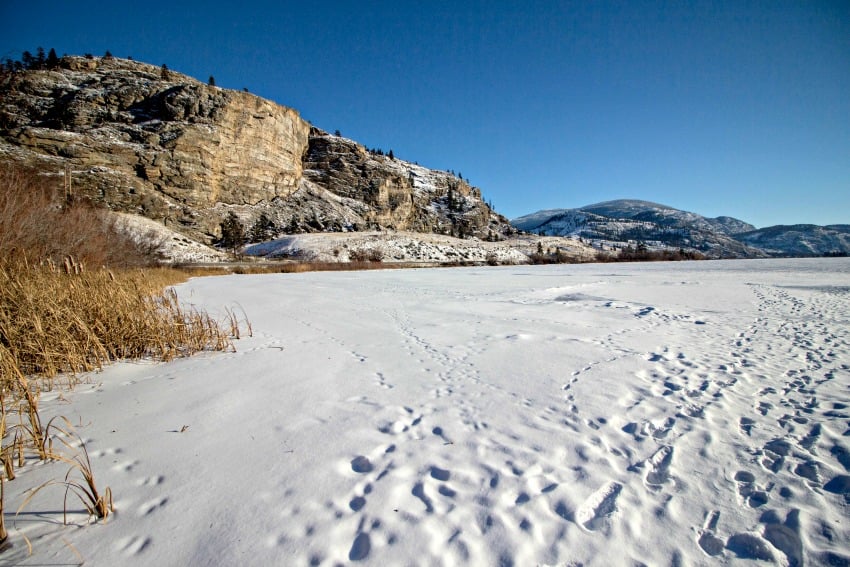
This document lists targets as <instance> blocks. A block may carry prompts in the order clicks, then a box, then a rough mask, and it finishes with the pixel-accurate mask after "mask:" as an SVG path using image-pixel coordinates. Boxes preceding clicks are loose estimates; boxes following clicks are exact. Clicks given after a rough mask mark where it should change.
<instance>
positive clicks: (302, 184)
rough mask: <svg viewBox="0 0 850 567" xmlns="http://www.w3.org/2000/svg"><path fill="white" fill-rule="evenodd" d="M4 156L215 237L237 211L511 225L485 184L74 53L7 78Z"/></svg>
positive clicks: (141, 70) (294, 219) (329, 219)
mask: <svg viewBox="0 0 850 567" xmlns="http://www.w3.org/2000/svg"><path fill="white" fill-rule="evenodd" d="M0 158H2V159H4V160H11V161H17V162H20V163H23V164H25V165H28V166H30V167H34V168H36V169H39V170H41V171H44V172H51V173H54V174H57V175H58V174H60V173H61V172H62V171H63V170H64V169H65V168H70V170H71V171H72V174H71V179H72V188H73V191H74V192H75V194H81V195H86V196H88V197H90V198H91V199H93V200H95V201H98V202H102V203H105V204H106V205H107V206H109V207H110V208H112V209H114V210H117V211H122V212H130V213H136V214H142V215H144V216H146V217H148V218H151V219H154V220H157V221H159V222H162V223H164V224H166V225H167V226H169V227H170V228H173V229H175V230H178V231H180V232H182V233H184V234H186V235H188V236H191V237H193V238H195V239H198V240H201V241H204V242H211V241H214V240H215V239H216V238H217V237H218V236H220V223H221V221H222V219H223V218H224V217H225V216H227V214H228V213H229V212H235V213H236V214H237V216H238V217H239V218H240V220H241V221H242V222H243V224H244V225H245V226H246V228H247V227H250V226H251V225H252V224H254V223H255V222H256V221H257V220H258V219H259V218H261V215H264V217H263V218H264V219H265V220H267V221H268V222H266V225H267V227H266V228H267V231H266V236H267V237H273V236H275V235H277V234H280V233H282V232H287V231H294V232H302V231H333V230H364V229H367V228H372V229H382V228H396V229H399V230H402V229H409V230H415V231H426V232H445V233H449V232H452V233H454V234H457V233H460V234H462V235H465V236H470V235H478V236H487V235H489V234H491V233H494V234H496V233H507V232H510V225H509V224H508V223H507V219H505V218H504V217H501V216H500V215H496V214H495V213H493V212H492V211H491V210H490V209H489V207H487V205H486V204H484V202H483V201H482V200H481V193H480V191H479V190H478V189H475V188H472V187H470V186H469V185H468V184H467V183H466V182H465V181H463V180H461V179H459V178H456V177H455V176H454V175H451V174H449V173H445V172H436V171H432V170H429V169H426V168H423V167H419V166H417V165H414V164H410V163H407V162H403V161H401V160H395V159H390V158H389V157H386V156H379V155H372V154H370V153H369V152H368V151H366V149H365V148H364V147H363V146H361V145H359V144H357V143H356V142H353V141H351V140H347V139H345V138H341V137H336V136H330V135H328V134H327V133H325V132H322V131H320V130H317V129H312V130H311V127H310V125H309V124H308V123H307V122H305V121H304V120H303V119H301V118H300V116H299V115H298V113H297V112H296V111H295V110H292V109H290V108H286V107H284V106H280V105H278V104H275V103H273V102H270V101H268V100H265V99H262V98H260V97H257V96H254V95H252V94H249V93H246V92H238V91H231V90H226V89H221V88H217V87H214V86H209V85H206V84H204V83H201V82H199V81H197V80H195V79H192V78H190V77H187V76H185V75H181V74H179V73H175V72H173V71H169V70H167V69H165V68H160V67H156V66H153V65H148V64H144V63H139V62H135V61H130V60H125V59H116V58H83V57H65V58H63V59H62V60H61V62H60V65H59V66H58V67H56V68H54V69H50V70H37V71H36V70H30V71H23V72H17V73H12V74H7V75H6V76H4V77H0Z"/></svg>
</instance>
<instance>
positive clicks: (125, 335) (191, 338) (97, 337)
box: [0, 260, 231, 383]
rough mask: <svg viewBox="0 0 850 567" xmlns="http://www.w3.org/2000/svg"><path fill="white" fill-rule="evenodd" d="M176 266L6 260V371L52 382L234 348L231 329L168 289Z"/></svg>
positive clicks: (2, 292) (1, 329) (0, 289)
mask: <svg viewBox="0 0 850 567" xmlns="http://www.w3.org/2000/svg"><path fill="white" fill-rule="evenodd" d="M180 279H182V275H181V274H180V273H179V272H177V271H173V270H165V269H157V270H140V269H133V270H124V271H117V272H112V271H109V270H103V269H101V270H94V271H86V270H85V269H83V268H80V266H79V265H78V264H77V263H75V262H73V261H70V260H69V261H68V262H67V263H66V264H65V266H63V267H62V268H59V267H57V266H55V265H52V264H50V263H48V264H44V265H40V266H30V265H28V264H26V263H25V262H14V261H5V262H3V261H0V300H2V301H0V368H2V369H3V370H4V371H3V378H2V379H3V382H4V383H8V382H10V381H11V382H13V381H12V380H11V379H10V375H7V370H8V369H7V367H10V365H14V366H16V367H17V368H18V369H19V371H20V372H21V373H22V374H23V375H41V376H43V377H45V378H47V379H52V378H54V377H56V376H57V375H59V374H60V373H80V372H87V371H91V370H96V369H99V368H101V366H102V365H103V364H104V363H107V362H109V361H112V360H117V359H124V358H141V357H153V358H157V359H161V360H171V359H173V358H175V357H177V356H183V355H189V354H192V353H195V352H198V351H202V350H224V349H226V348H229V347H230V346H231V343H230V336H231V335H230V334H229V333H228V332H227V331H225V330H224V329H223V328H222V327H221V325H219V324H218V322H216V321H214V320H213V319H211V318H210V316H209V315H207V314H206V313H202V312H199V311H197V310H194V309H185V308H184V307H183V306H181V305H180V303H179V301H178V300H177V295H176V293H175V292H174V291H173V290H171V289H165V290H164V291H163V288H165V286H167V285H169V284H173V283H175V282H176V281H179V280H180Z"/></svg>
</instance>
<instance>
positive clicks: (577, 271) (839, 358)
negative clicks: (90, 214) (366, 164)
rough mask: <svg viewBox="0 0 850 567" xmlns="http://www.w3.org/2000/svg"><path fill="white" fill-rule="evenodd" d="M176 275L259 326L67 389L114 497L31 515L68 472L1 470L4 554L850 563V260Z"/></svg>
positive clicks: (308, 560)
mask: <svg viewBox="0 0 850 567" xmlns="http://www.w3.org/2000/svg"><path fill="white" fill-rule="evenodd" d="M178 294H179V295H180V297H182V298H183V300H184V301H187V302H191V303H193V304H196V305H198V306H201V307H204V308H206V309H208V310H211V311H213V312H220V311H221V310H222V309H223V308H224V307H228V306H235V305H239V306H241V307H242V308H244V310H245V312H246V313H247V315H248V317H249V318H250V320H251V323H252V325H253V329H254V335H253V337H251V338H243V339H242V340H239V341H238V342H237V345H236V346H237V349H238V350H237V352H235V353H226V354H212V353H211V354H205V355H201V356H196V357H193V358H191V359H186V360H178V361H175V362H171V363H168V364H154V363H122V364H117V365H115V366H112V367H110V368H108V369H107V370H105V371H104V372H102V373H99V374H96V375H93V376H91V382H92V383H91V385H89V386H81V387H78V388H77V389H76V390H75V391H74V392H71V393H64V394H63V395H62V396H59V395H58V394H46V395H45V396H44V401H43V402H42V405H43V407H44V408H45V417H49V416H50V415H58V414H61V415H65V416H67V417H68V418H69V419H70V421H72V422H73V423H75V424H79V426H78V431H79V433H80V435H81V436H82V437H83V438H84V439H85V441H86V444H87V446H88V450H89V452H90V454H91V457H92V464H93V467H94V471H95V475H96V479H97V481H98V483H99V486H100V487H101V488H103V487H105V486H110V487H111V488H112V490H113V492H114V494H115V506H116V509H117V511H116V513H115V515H114V516H112V517H110V518H109V520H108V521H107V522H105V523H100V524H95V525H85V526H83V524H85V523H86V517H85V515H84V514H79V513H73V514H71V515H70V516H69V520H70V521H71V522H72V525H69V526H65V527H63V526H62V513H61V510H62V495H63V492H62V490H61V489H60V488H58V487H48V488H45V489H44V490H42V491H41V492H40V493H39V494H38V495H37V496H36V497H35V498H34V499H33V500H32V501H31V502H29V503H28V504H27V505H26V506H25V507H24V510H23V511H22V512H21V514H20V515H18V516H17V519H16V520H15V519H14V514H13V513H12V512H13V511H14V510H15V509H17V507H18V506H19V504H20V503H21V502H22V499H23V497H24V495H23V494H22V491H23V490H24V489H25V488H28V487H34V486H37V485H38V484H40V483H41V482H43V481H45V480H47V479H49V478H62V477H63V476H64V473H65V470H66V467H65V466H64V465H61V464H58V463H52V464H46V465H44V464H30V465H28V466H27V467H25V468H24V469H22V470H20V471H19V472H20V474H19V477H18V479H17V480H15V481H13V482H12V483H9V484H7V486H6V489H7V490H6V504H7V507H6V510H7V515H6V518H7V523H8V524H10V525H11V524H16V525H17V528H16V529H15V528H12V529H10V532H11V535H10V537H11V542H12V547H11V548H9V549H7V550H6V551H4V552H3V553H2V554H0V563H4V564H22V565H44V564H78V563H79V562H80V560H81V558H82V559H84V560H85V562H86V564H87V565H337V564H348V563H356V562H361V563H363V564H371V565H518V566H519V565H544V564H546V565H576V564H585V565H638V564H646V565H702V564H706V565H707V564H714V563H717V562H724V563H728V562H733V560H735V562H736V563H737V562H738V561H739V560H740V562H741V564H747V562H751V563H753V564H755V563H756V561H757V560H766V561H768V562H773V563H776V564H781V565H803V564H804V563H805V564H810V565H812V564H832V565H847V564H848V563H850V543H848V542H850V525H848V523H850V521H848V504H850V502H849V501H850V476H848V475H850V470H849V469H850V440H848V434H850V425H848V424H850V408H849V407H848V406H850V395H848V394H850V392H848V384H850V325H849V324H848V323H850V261H848V260H846V259H831V260H759V261H743V260H739V261H718V262H691V263H672V264H666V263H665V264H661V263H655V264H616V265H612V264H607V265H570V266H566V265H561V266H543V267H526V266H523V267H517V266H506V267H496V268H462V269H428V270H398V271H378V272H359V273H353V272H334V273H305V274H297V275H279V274H278V275H266V276H240V275H234V276H227V277H216V278H203V279H196V280H193V281H191V282H189V283H187V284H185V285H182V286H180V287H179V288H178ZM69 508H70V509H71V510H79V509H80V508H81V506H79V505H78V504H77V503H75V502H74V501H73V500H72V499H69ZM10 510H11V511H12V512H9V511H10ZM21 534H26V535H27V536H28V537H29V538H30V540H31V541H32V545H33V555H32V556H31V557H27V549H26V545H25V544H24V543H23V541H22V538H21Z"/></svg>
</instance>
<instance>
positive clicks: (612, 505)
mask: <svg viewBox="0 0 850 567" xmlns="http://www.w3.org/2000/svg"><path fill="white" fill-rule="evenodd" d="M622 490H623V485H622V484H620V483H618V482H608V483H606V484H604V485H603V486H602V487H601V488H599V489H598V490H597V491H596V492H594V493H593V494H591V495H590V497H589V498H588V499H587V500H585V501H584V503H583V504H582V505H581V506H579V508H578V510H576V513H575V520H576V523H578V524H579V525H580V526H582V527H584V528H585V529H586V530H588V531H591V532H592V531H596V530H598V529H601V528H603V527H604V526H605V524H606V522H607V521H608V518H609V517H610V516H611V515H612V514H613V513H614V512H615V511H616V510H617V497H618V496H619V495H620V491H622Z"/></svg>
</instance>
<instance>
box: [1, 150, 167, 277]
mask: <svg viewBox="0 0 850 567" xmlns="http://www.w3.org/2000/svg"><path fill="white" fill-rule="evenodd" d="M58 183H59V182H58V181H57V180H55V179H50V178H46V177H44V176H39V175H37V174H36V173H35V172H33V171H28V170H24V169H22V168H19V167H15V166H12V165H2V166H0V256H3V257H6V258H11V257H22V258H26V259H27V260H28V261H29V262H38V261H44V260H52V261H53V262H56V263H59V262H61V261H62V259H63V258H65V257H67V256H72V257H74V258H76V259H77V260H78V261H79V262H82V263H83V264H84V265H86V266H111V267H120V266H143V265H150V264H152V263H154V262H155V261H156V259H157V258H156V252H157V249H158V246H159V243H158V241H157V240H156V239H155V238H154V237H153V236H152V235H151V234H149V235H141V236H140V235H136V236H133V235H132V234H130V232H129V231H128V230H127V228H126V226H124V225H123V224H122V223H121V222H120V221H119V220H118V217H117V216H115V215H114V214H113V213H111V212H110V211H108V210H106V209H102V208H98V207H96V206H94V205H93V204H92V203H91V202H90V201H88V200H87V199H84V198H79V199H74V198H68V197H66V196H64V195H63V194H62V191H61V189H60V188H59V187H58V186H57V185H58Z"/></svg>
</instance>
